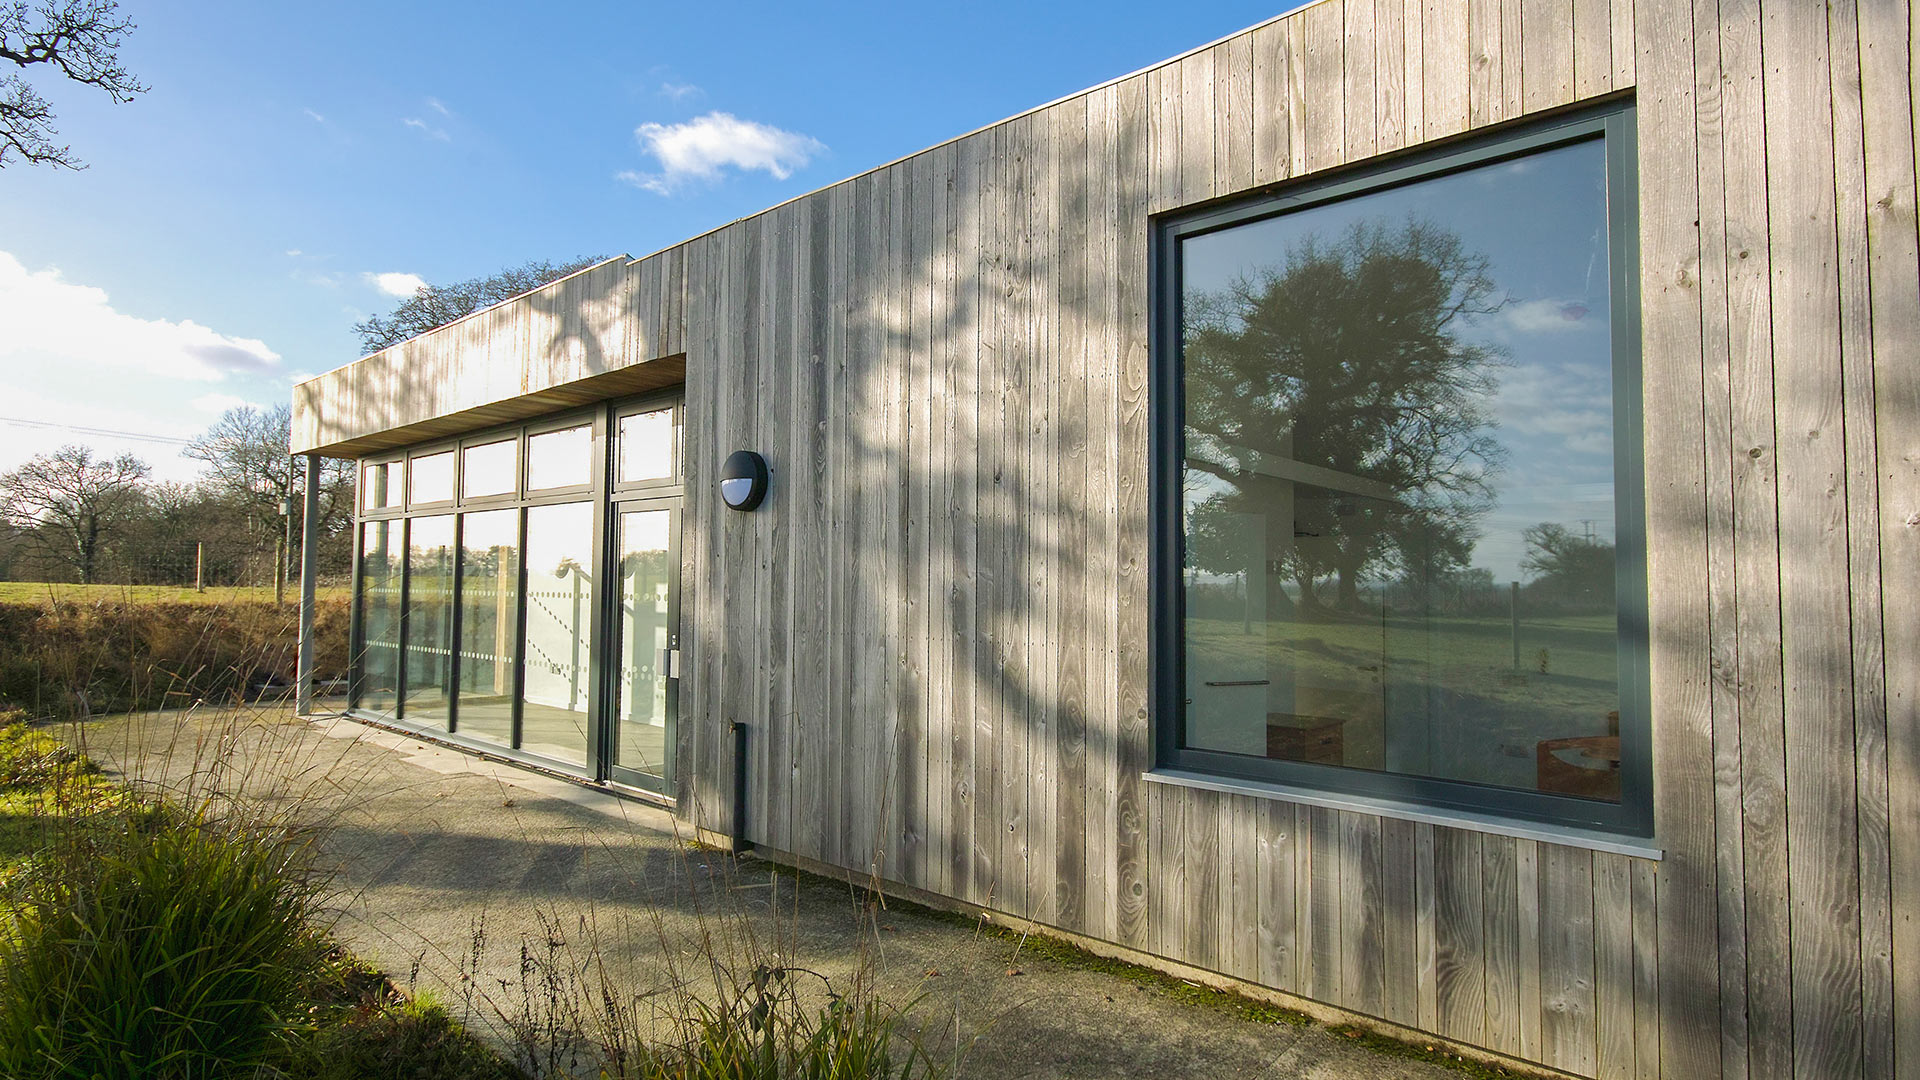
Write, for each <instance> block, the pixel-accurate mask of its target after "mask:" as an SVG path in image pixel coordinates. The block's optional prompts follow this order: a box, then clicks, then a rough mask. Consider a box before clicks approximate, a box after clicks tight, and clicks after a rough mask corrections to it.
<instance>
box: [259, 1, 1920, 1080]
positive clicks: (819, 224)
mask: <svg viewBox="0 0 1920 1080" xmlns="http://www.w3.org/2000/svg"><path fill="white" fill-rule="evenodd" d="M1915 25H1916V23H1915V20H1914V13H1913V12H1912V11H1911V9H1910V7H1909V3H1908V0H1833V2H1830V3H1826V4H1819V3H1808V2H1805V0H1766V2H1764V3H1763V2H1761V0H1701V2H1696V3H1685V2H1679V0H1659V2H1656V0H1641V2H1640V3H1639V4H1638V5H1637V6H1636V5H1635V4H1634V3H1633V0H1320V2H1318V3H1315V4H1313V5H1311V6H1309V7H1307V8H1304V9H1302V10H1300V11H1298V12H1295V13H1293V14H1291V15H1288V16H1286V17H1284V18H1280V19H1277V20H1274V21H1271V22H1268V23H1266V24H1263V25H1261V26H1259V27H1257V28H1254V29H1252V30H1250V31H1247V32H1246V33H1243V34H1240V35H1237V36H1235V37H1233V38H1230V39H1228V40H1227V41H1225V42H1222V43H1220V44H1218V45H1215V46H1212V47H1210V48H1208V49H1204V50H1201V51H1198V52H1195V53H1193V54H1191V55H1188V56H1185V57H1182V58H1180V59H1178V60H1175V61H1171V62H1169V63H1167V64H1163V65H1161V66H1158V67H1155V68H1153V69H1151V70H1149V71H1146V72H1143V73H1140V74H1137V75H1133V76H1130V77H1128V78H1126V79H1123V80H1121V81H1119V82H1116V83H1113V84H1110V85H1107V86H1103V87H1100V88H1098V89H1096V90H1093V91H1090V92H1088V93H1086V94H1082V95H1078V96H1075V97H1072V98H1069V99H1067V100H1065V101H1062V102H1060V103H1057V104H1054V105H1050V106H1047V107H1046V108H1044V109H1041V110H1038V111H1036V112H1033V113H1029V114H1026V115H1023V116H1020V117H1016V118H1014V119H1012V120H1009V121H1006V122H1004V123H1002V124H998V125H995V126H993V127H991V128H988V129H986V130H983V131H980V132H976V133H974V134H971V135H967V136H965V137H963V138H961V139H958V140H955V141H953V142H949V143H946V144H943V145H941V146H939V147H935V148H934V149H932V150H928V151H926V152H924V153H922V154H918V155H915V156H914V157H911V158H909V159H907V160H905V161H902V162H898V163H895V164H892V165H889V166H886V167H884V168H882V169H879V170H875V171H873V172H870V173H867V174H864V175H862V176H859V177H856V178H854V179H852V180H849V181H846V182H843V183H840V184H837V185H834V186H832V187H830V188H827V189H824V190H822V191H819V192H816V193H814V194H811V195H808V196H805V197H803V198H801V199H798V200H796V201H794V202H791V203H788V204H785V205H783V206H781V207H777V208H775V209H773V210H771V211H768V212H767V213H764V214H761V215H758V216H756V217H753V218H749V219H746V220H744V221H741V222H736V223H734V224H732V225H729V226H727V227H725V228H722V229H719V230H716V231H715V232H712V233H709V234H707V235H705V236H703V237H700V238H698V239H697V240H694V241H691V242H689V243H687V244H685V245H682V246H680V247H678V248H674V249H671V250H669V251H667V252H663V253H661V254H659V255H655V256H651V257H649V258H648V259H645V260H641V261H638V262H634V263H631V264H626V265H624V266H622V265H611V266H608V267H605V268H601V269H596V270H595V271H593V272H591V274H589V275H585V276H582V277H580V278H576V279H569V282H571V284H567V283H563V285H564V287H558V286H557V287H555V288H554V289H552V290H543V291H542V292H541V293H540V294H536V296H535V297H534V298H532V299H531V302H527V303H517V304H515V305H509V306H507V307H503V308H501V309H496V310H495V311H492V312H490V313H487V314H485V315H483V316H479V317H477V318H476V320H469V322H468V323H463V324H456V327H453V328H449V329H448V330H445V331H441V332H439V333H436V334H433V335H428V336H427V337H425V338H422V339H420V340H418V341H416V342H413V343H409V344H408V345H406V346H401V347H398V348H396V349H393V350H388V351H387V352H386V353H383V354H379V355H377V356H375V357H371V358H369V359H367V360H365V361H361V362H360V363H359V364H357V365H354V366H352V367H350V368H348V369H343V372H350V373H352V374H351V377H348V376H346V375H343V374H342V373H335V375H339V376H341V377H339V378H336V377H335V376H334V375H330V376H327V377H324V378H323V379H322V380H316V381H315V382H313V383H308V384H303V386H302V388H301V390H300V393H301V394H303V395H304V397H303V398H302V402H303V403H302V404H301V406H300V416H301V419H300V420H299V424H301V425H304V426H298V427H297V430H300V431H303V432H308V431H310V432H311V433H312V435H311V437H310V438H309V439H308V441H307V443H305V445H320V444H324V443H326V442H327V441H329V439H328V438H327V437H326V433H327V432H329V431H333V432H345V433H348V434H351V433H352V432H354V431H368V430H378V429H379V427H380V426H381V425H386V426H399V425H403V424H410V423H418V422H420V421H421V420H423V419H426V418H428V417H430V416H432V415H437V413H436V410H437V411H438V412H439V413H444V412H448V411H453V410H455V409H457V408H462V407H466V405H465V404H463V403H482V402H485V401H491V400H494V399H496V398H499V397H502V396H511V395H512V394H516V393H519V394H524V393H528V392H530V391H532V390H535V389H540V388H545V387H549V386H558V385H561V384H564V383H565V382H567V381H568V380H572V379H579V378H581V377H584V376H586V375H590V374H593V373H594V372H596V371H597V370H600V369H602V368H604V367H605V366H606V365H607V364H608V360H607V356H608V355H610V353H609V352H608V346H607V343H609V342H612V341H614V340H615V339H618V340H619V342H620V344H619V346H618V351H619V357H620V359H619V360H618V363H626V364H631V363H640V362H644V361H647V360H649V359H651V358H652V357H656V356H670V355H675V354H678V353H682V352H684V354H685V357H686V360H685V365H686V380H687V418H688V429H687V451H688V454H689V481H688V488H687V491H688V495H687V502H688V513H687V517H686V520H687V522H688V531H687V535H686V537H685V540H684V551H685V553H686V555H685V558H686V566H685V568H684V580H685V581H686V583H687V587H688V599H687V602H686V609H685V610H686V629H687V634H686V649H687V653H688V660H689V662H688V665H687V668H686V670H687V675H686V682H685V687H684V692H683V698H682V700H683V702H684V703H685V704H684V708H685V709H686V716H685V717H684V726H683V732H684V733H685V738H686V740H687V745H686V746H685V747H684V749H683V754H684V756H683V758H682V761H683V763H684V764H685V766H686V768H683V770H682V772H681V776H682V777H683V780H684V782H683V788H682V791H681V797H682V810H681V812H682V813H683V814H684V815H686V816H687V817H689V818H691V819H693V820H694V821H696V822H697V823H698V824H700V825H702V826H705V827H709V828H713V829H716V830H720V831H723V832H724V831H729V830H731V829H733V828H734V826H735V824H736V823H735V822H734V821H733V820H732V815H733V812H734V801H733V797H732V788H731V785H732V778H733V775H734V768H735V763H734V762H733V761H732V754H733V745H734V744H733V741H732V739H731V737H730V735H729V734H728V725H729V724H730V723H732V722H736V721H737V722H742V723H745V724H747V725H748V729H749V736H748V748H749V749H748V755H749V760H748V762H746V769H745V775H746V776H747V778H748V784H749V790H748V792H747V795H748V797H747V798H746V799H745V800H744V806H745V807H746V808H747V815H748V817H747V820H746V821H745V822H742V823H739V825H740V826H741V827H742V828H743V829H744V832H745V834H746V836H747V838H748V839H750V840H752V841H754V842H756V843H760V844H763V845H765V846H768V847H770V848H774V849H777V850H779V851H783V852H788V853H791V854H794V855H799V856H804V857H806V858H809V859H815V860H819V861H822V862H825V863H829V864H833V865H837V866H841V867H844V868H847V869H849V870H853V871H857V872H859V873H861V874H871V875H873V876H874V877H876V878H878V879H880V880H883V881H891V882H898V883H901V884H905V885H910V886H914V887H918V888H922V889H926V890H930V891H932V892H936V893H941V894H945V895H949V896H953V897H955V898H958V899H961V900H964V901H968V902H971V903H975V904H980V905H984V906H986V907H989V908H993V909H996V910H1000V911H1004V912H1008V913H1011V914H1014V915H1018V916H1021V917H1024V918H1028V919H1032V920H1034V921H1037V922H1040V923H1046V924H1049V925H1053V926H1058V927H1061V928H1063V929H1066V930H1071V931H1075V932H1078V933H1082V934H1086V935H1089V936H1092V937H1096V938H1100V939H1104V940H1110V941H1113V942H1116V943H1119V944H1122V945H1126V946H1129V947H1132V948H1136V949H1140V950H1144V951H1147V952H1152V953H1158V954H1161V955H1164V956H1167V957H1170V958H1173V959H1176V960H1180V961H1183V962H1187V963H1191V964H1195V965H1198V966H1202V967H1206V968H1211V969H1214V970H1218V971H1220V972H1223V973H1227V974H1231V975H1235V976H1238V977H1241V978H1245V979H1250V980H1255V981H1258V982H1261V983H1264V984H1266V985H1270V986H1273V987H1276V988H1279V989H1281V990H1286V991H1289V992H1292V993H1296V994H1300V995H1303V996H1306V997H1309V998H1314V999H1317V1000H1320V1001H1324V1002H1327V1003H1330V1004H1333V1005H1337V1006H1342V1007H1345V1008H1348V1009H1352V1010H1355V1011H1358V1012H1363V1013H1368V1014H1371V1015H1376V1016H1380V1017H1383V1018H1386V1019H1390V1020H1392V1021H1395V1022H1397V1023H1401V1024H1406V1025H1409V1026H1413V1027H1418V1028H1423V1029H1426V1030H1430V1031H1433V1032H1436V1033H1438V1034H1441V1035H1444V1036H1447V1037H1450V1038H1454V1039H1459V1040H1462V1041H1465V1042H1469V1043H1473V1044H1476V1045H1479V1046H1483V1047H1486V1048H1489V1049H1492V1050H1496V1051H1500V1052H1503V1053H1507V1054H1511V1055H1515V1056H1517V1057H1521V1058H1525V1059H1529V1060H1533V1061H1538V1062H1541V1063H1543V1064H1546V1065H1550V1066H1553V1067H1555V1068H1559V1069H1563V1070H1566V1071H1568V1072H1572V1073H1575V1074H1579V1075H1588V1076H1599V1077H1652V1076H1662V1075H1664V1076H1668V1077H1672V1078H1678V1080H1693V1078H1696V1077H1707V1076H1751V1077H1756V1078H1758V1077H1768V1078H1771V1077H1778V1076H1802V1077H1819V1078H1821V1080H1826V1078H1842V1077H1866V1076H1874V1077H1879V1076H1890V1075H1892V1076H1912V1077H1920V963H1917V962H1915V960H1914V954H1916V953H1920V910H1917V909H1920V664H1916V663H1915V662H1914V658H1915V657H1916V656H1920V619H1916V614H1915V604H1916V598H1917V597H1920V524H1916V523H1920V364H1916V363H1915V362H1914V350H1915V348H1916V347H1920V346H1916V343H1917V342H1920V237H1917V236H1916V225H1915V204H1914V176H1915V158H1914V139H1913V133H1914V128H1915V122H1916V120H1920V114H1916V112H1915V107H1916V102H1920V94H1916V90H1917V89H1920V81H1916V80H1920V75H1916V69H1915V67H1914V64H1913V55H1912V54H1913V49H1914V47H1915V44H1916V40H1917V38H1916V31H1915V29H1914V27H1915ZM1626 92H1631V93H1632V94H1633V96H1634V99H1635V101H1636V104H1637V116H1638V125H1639V130H1638V141H1639V174H1640V192H1639V217H1640V231H1639V246H1640V263H1641V265H1640V273H1641V296H1642V310H1641V319H1642V346H1643V360H1642V362H1643V367H1644V390H1643V393H1644V409H1645V432H1644V444H1643V451H1644V455H1645V460H1646V462H1647V493H1646V494H1647V528H1648V562H1649V580H1650V586H1651V587H1650V596H1649V617H1650V635H1651V683H1652V703H1653V721H1654V765H1655V771H1656V784H1655V787H1656V791H1655V810H1656V817H1657V826H1658V837H1657V842H1658V843H1659V844H1660V846H1661V847H1663V848H1664V850H1665V852H1666V858H1665V859H1664V860H1663V861H1660V862H1650V861H1646V860H1641V859H1635V858H1630V857H1627V856H1622V855H1615V854H1608V853H1596V852H1592V851H1588V850H1585V849H1580V848H1573V847H1563V846H1558V845H1555V844H1551V843H1548V842H1545V841H1538V840H1515V839H1513V838H1511V837H1504V836H1497V835H1489V834H1482V833H1478V832H1472V831H1465V830H1460V829H1454V828H1448V827H1443V826H1438V825H1430V824H1412V823H1409V822H1404V821H1395V820H1386V819H1381V818H1377V817H1373V816H1369V815H1362V814H1354V813H1346V812H1341V811H1335V810H1327V809H1319V808H1311V807H1306V806H1295V805H1291V804H1288V803H1285V802H1278V801H1272V800H1264V799H1252V798H1248V797H1246V796H1238V795H1233V796H1230V795H1223V794H1219V793H1215V792H1208V791H1197V790H1192V789H1187V788H1180V787H1170V786H1166V785H1162V784H1156V783H1148V782H1145V781H1143V780H1142V778H1141V777H1142V773H1143V771H1144V770H1146V769H1147V768H1148V767H1149V766H1150V765H1151V760H1152V751H1151V741H1150V732H1149V726H1148V725H1149V718H1148V685H1147V680H1148V668H1149V665H1148V659H1149V658H1148V656H1147V618H1148V605H1147V589H1148V579H1147V544H1148V512H1149V506H1150V501H1149V498H1148V490H1147V483H1148V479H1147V422H1146V392H1147V391H1146V387H1147V384H1148V379H1147V368H1148V344H1147V316H1146V312H1147V309H1148V304H1149V301H1150V297H1149V295H1148V282H1147V266H1148V261H1147V250H1146V247H1147V236H1148V233H1149V219H1150V215H1153V214H1157V213H1160V212H1163V211H1167V210H1172V209H1175V208H1179V207H1183V206H1188V205H1191V204H1193V203H1195V202H1198V201H1203V200H1207V199H1211V198H1216V197H1224V196H1231V195H1234V194H1236V193H1240V192H1245V191H1251V190H1255V189H1257V188H1261V187H1265V186H1267V185H1272V184H1278V183H1284V182H1285V181H1287V180H1288V179H1290V178H1292V177H1296V176H1302V175H1308V174H1311V173H1317V172H1320V171H1323V170H1327V169H1334V168H1338V167H1340V166H1342V165H1346V164H1350V163H1353V162H1357V161H1361V160H1364V159H1367V158H1370V157H1373V156H1376V155H1378V154H1383V153H1389V152H1392V151H1395V150H1399V149H1402V148H1407V147H1414V146H1419V145H1423V144H1428V143H1432V142H1433V141H1435V140H1441V139H1448V138H1454V137H1457V136H1459V135H1461V134H1462V133H1466V132H1471V131H1475V130H1478V129H1484V128H1489V127H1492V126H1495V125H1498V124H1501V123H1504V122H1507V121H1511V120H1514V119H1516V118H1519V117H1523V116H1527V115H1531V114H1535V113H1539V112H1543V111H1549V110H1553V109H1557V108H1560V107H1563V106H1567V105H1570V104H1573V103H1575V102H1578V101H1584V100H1588V99H1592V98H1598V97H1604V96H1607V95H1612V94H1619V93H1626ZM595 275H598V276H595ZM615 278H617V279H618V280H617V281H615V280H614V279H615ZM550 294H553V295H550ZM503 380H504V381H503ZM421 395H426V397H425V398H424V399H423V398H422V397H421ZM341 418H345V421H344V422H343V421H342V420H341ZM343 437H344V436H343ZM741 447H748V448H753V449H757V450H760V451H761V452H763V453H765V454H766V455H767V457H768V459H769V461H770V462H771V464H772V466H773V469H774V484H773V488H772V492H771V494H770V496H769V498H768V500H767V502H766V503H765V504H764V505H763V506H762V508H761V509H760V510H759V511H758V512H757V513H754V514H751V515H741V514H726V513H723V512H722V511H721V510H720V509H719V508H718V502H717V499H716V498H715V497H714V494H715V493H714V492H712V491H710V490H709V488H711V487H712V485H711V483H709V482H708V481H707V480H706V479H702V478H705V477H710V476H711V474H712V472H713V466H714V464H715V463H716V462H717V461H719V460H720V459H721V458H722V457H724V455H725V454H726V453H727V452H729V451H731V450H733V449H737V448H741ZM1888 657H1893V658H1895V661H1896V662H1895V663H1893V664H1888V663H1887V658H1888ZM1901 957H1905V958H1906V959H1905V960H1904V961H1902V960H1901V959H1900V958H1901Z"/></svg>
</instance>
